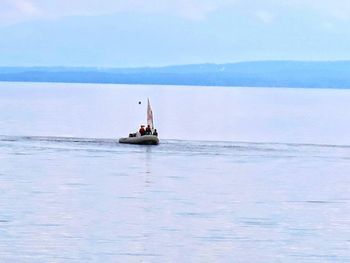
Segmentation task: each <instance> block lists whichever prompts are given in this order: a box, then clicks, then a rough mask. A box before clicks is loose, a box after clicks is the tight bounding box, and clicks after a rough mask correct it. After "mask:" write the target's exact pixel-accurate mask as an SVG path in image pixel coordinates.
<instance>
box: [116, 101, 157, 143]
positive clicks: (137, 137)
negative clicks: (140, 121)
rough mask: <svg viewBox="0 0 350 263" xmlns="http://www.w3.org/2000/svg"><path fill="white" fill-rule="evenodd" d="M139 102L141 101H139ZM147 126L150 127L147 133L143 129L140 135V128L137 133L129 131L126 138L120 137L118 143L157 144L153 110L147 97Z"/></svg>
mask: <svg viewBox="0 0 350 263" xmlns="http://www.w3.org/2000/svg"><path fill="white" fill-rule="evenodd" d="M139 104H141V102H139ZM143 127H145V126H144V125H141V128H142V129H143ZM147 127H148V128H149V129H150V130H149V133H146V131H145V130H143V132H144V133H143V134H145V135H141V133H140V132H141V130H140V131H139V132H137V133H130V134H129V137H126V138H120V139H119V143H129V144H143V145H157V144H159V139H158V132H157V129H155V128H154V123H153V112H152V108H151V103H150V102H149V99H148V105H147Z"/></svg>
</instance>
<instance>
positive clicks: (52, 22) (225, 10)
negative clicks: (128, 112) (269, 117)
mask: <svg viewBox="0 0 350 263" xmlns="http://www.w3.org/2000/svg"><path fill="white" fill-rule="evenodd" d="M349 25H350V1H344V0H332V1H331V0H323V1H322V0H318V1H316V0H303V1H302V0H284V1H283V0H279V1H278V0H215V1H210V0H147V1H146V0H123V1H122V0H103V1H101V0H99V1H97V0H84V1H83V0H74V1H67V0H0V34H1V36H2V41H1V42H0V57H1V58H2V59H1V60H0V66H94V67H138V66H164V65H173V64H193V63H231V62H239V61H255V60H347V59H350V27H349Z"/></svg>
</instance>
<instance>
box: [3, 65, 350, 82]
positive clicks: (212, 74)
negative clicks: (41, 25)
mask: <svg viewBox="0 0 350 263" xmlns="http://www.w3.org/2000/svg"><path fill="white" fill-rule="evenodd" d="M0 81H19V82H70V83H116V84H160V85H199V86H240V87H293V88H299V87H301V88H344V89H347V88H350V61H336V62H298V61H259V62H241V63H232V64H196V65H180V66H168V67H158V68H78V67H77V68H65V67H50V68H43V67H0Z"/></svg>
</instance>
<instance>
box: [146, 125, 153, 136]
mask: <svg viewBox="0 0 350 263" xmlns="http://www.w3.org/2000/svg"><path fill="white" fill-rule="evenodd" d="M146 135H152V130H151V126H149V125H147V127H146Z"/></svg>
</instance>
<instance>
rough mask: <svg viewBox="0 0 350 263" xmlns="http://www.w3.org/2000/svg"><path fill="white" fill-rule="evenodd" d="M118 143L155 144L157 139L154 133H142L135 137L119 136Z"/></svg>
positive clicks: (157, 142) (157, 141)
mask: <svg viewBox="0 0 350 263" xmlns="http://www.w3.org/2000/svg"><path fill="white" fill-rule="evenodd" d="M119 143H129V144H142V145H157V144H159V139H158V137H157V136H155V135H143V136H137V137H127V138H120V139H119Z"/></svg>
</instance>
